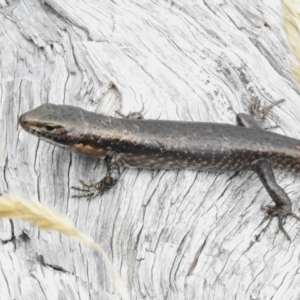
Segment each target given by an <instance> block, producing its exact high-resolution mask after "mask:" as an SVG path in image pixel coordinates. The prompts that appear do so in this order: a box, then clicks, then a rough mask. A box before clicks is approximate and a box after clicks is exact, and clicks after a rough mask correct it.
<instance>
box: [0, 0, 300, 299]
mask: <svg viewBox="0 0 300 300" xmlns="http://www.w3.org/2000/svg"><path fill="white" fill-rule="evenodd" d="M280 5H281V4H280V1H278V0H272V1H270V0H269V1H268V0H263V1H254V0H249V1H238V0H233V1H223V0H218V1H215V0H207V1H201V0H198V1H192V0H186V1H180V0H176V1H150V0H142V1H141V0H139V1H137V0H136V1H122V2H121V1H108V0H102V1H96V0H94V1H93V0H92V1H88V2H84V1H79V0H73V1H70V0H61V1H58V0H56V1H55V0H44V1H38V0H26V1H25V0H24V1H17V0H14V1H4V0H2V1H0V78H1V86H0V128H1V131H0V140H1V143H0V192H1V193H5V192H8V191H10V192H11V193H15V194H17V195H19V196H21V197H23V198H26V199H27V198H31V197H33V198H36V199H38V200H39V201H41V202H43V203H44V204H46V205H48V206H49V207H52V208H54V209H56V210H57V211H59V212H61V213H63V214H66V215H67V216H68V217H69V218H70V219H71V220H72V221H73V222H74V223H75V225H76V226H77V227H78V229H80V230H81V231H83V232H85V233H86V234H87V235H89V236H91V237H92V238H93V239H95V240H96V241H97V242H99V243H100V244H101V245H102V246H103V248H104V249H105V251H106V252H107V253H108V256H109V257H110V258H111V259H112V261H113V265H114V267H115V268H116V269H117V270H118V271H119V273H120V274H121V276H122V278H123V280H124V281H125V283H126V285H127V287H128V289H129V291H130V293H131V297H132V299H299V298H300V290H299V284H300V276H299V271H298V267H299V255H300V248H299V244H300V236H299V233H298V232H299V228H300V224H299V223H297V222H296V221H295V220H294V219H288V220H287V222H286V225H285V226H286V229H287V232H288V233H289V234H290V236H291V238H292V243H289V242H288V241H287V240H286V238H285V236H284V235H283V234H282V233H280V232H279V233H278V234H277V224H276V221H274V222H273V223H272V226H271V228H270V229H269V230H268V231H267V232H266V233H264V234H263V235H262V236H261V239H260V240H259V241H256V236H257V234H258V233H259V232H260V230H261V229H262V227H261V226H260V222H261V220H262V218H263V212H262V211H261V210H260V207H261V206H263V205H266V204H269V203H271V199H270V198H269V196H268V195H267V192H266V191H265V190H264V189H263V187H262V184H261V183H260V181H259V179H258V178H257V176H255V174H252V173H243V172H241V173H240V174H238V175H236V176H233V177H232V175H233V174H232V173H222V172H194V171H149V170H134V169H132V170H131V169H130V170H129V169H125V170H124V171H123V173H122V177H121V180H120V182H119V184H118V185H117V186H116V188H114V189H112V190H111V191H110V192H108V193H107V194H105V195H104V196H103V197H101V198H98V199H94V200H92V201H90V202H88V201H86V200H84V199H83V200H78V199H74V198H72V197H71V195H72V191H71V190H70V187H71V186H73V185H77V184H78V182H79V180H80V179H85V180H89V179H96V180H99V179H100V178H101V177H102V176H103V175H104V173H105V169H104V166H103V164H102V163H101V162H99V161H98V160H96V159H94V158H89V157H86V156H83V155H79V154H70V153H68V152H64V151H63V150H61V149H58V148H56V147H54V146H52V145H49V144H47V143H44V142H42V141H40V142H39V141H38V140H37V139H36V138H35V137H34V136H30V135H29V134H28V133H26V132H25V131H23V130H21V128H20V126H18V116H19V115H20V114H21V113H23V112H26V111H28V110H30V109H32V108H34V107H36V106H38V105H41V104H43V103H46V102H51V103H56V104H69V105H76V106H80V107H82V108H84V109H87V110H90V111H94V112H104V113H106V114H110V115H114V114H115V110H117V109H119V110H120V111H122V112H123V113H125V114H126V113H128V112H133V111H141V110H142V109H143V113H144V116H145V118H152V119H156V118H157V119H169V120H186V121H212V122H220V123H231V124H233V123H235V114H236V113H238V112H246V111H247V109H248V105H249V103H250V102H251V101H252V100H253V99H255V98H259V99H260V100H261V101H262V103H266V104H270V103H272V102H274V101H276V100H278V99H281V98H284V99H286V102H285V103H284V104H282V105H280V106H278V107H276V108H274V109H273V110H272V112H271V113H270V114H269V115H268V118H267V120H266V122H265V124H264V126H265V127H271V126H278V127H277V128H275V129H271V130H273V131H275V132H278V133H281V134H286V135H289V136H292V137H295V138H300V117H299V116H300V105H299V100H300V97H299V93H298V90H297V88H296V85H295V83H294V81H293V78H292V75H291V72H290V64H291V63H290V62H291V60H292V59H293V54H292V52H291V50H290V48H289V46H288V42H287V39H286V36H285V33H284V31H283V30H282V28H281V16H280ZM276 178H277V180H278V183H279V184H280V185H281V186H282V187H283V188H284V189H285V190H286V192H287V193H288V195H289V196H290V197H291V199H292V201H293V207H294V212H295V213H297V214H299V202H298V199H299V193H300V192H299V190H300V189H299V185H300V175H299V174H288V173H284V172H276ZM0 239H1V241H2V243H1V244H0V299H1V300H6V299H101V300H102V299H119V298H118V296H117V295H116V293H115V290H114V288H113V285H112V283H111V282H110V279H109V277H108V274H107V271H106V269H105V267H104V262H103V261H102V259H101V258H99V256H98V255H97V254H96V253H95V252H94V251H93V250H91V249H89V248H86V247H83V246H80V245H78V244H76V243H75V242H72V241H70V240H68V239H67V238H66V237H62V236H60V235H59V234H58V233H56V232H40V231H39V230H38V229H36V228H34V227H32V226H31V225H29V224H27V223H22V222H18V221H9V220H1V221H0Z"/></svg>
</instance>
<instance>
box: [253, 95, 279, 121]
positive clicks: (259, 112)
mask: <svg viewBox="0 0 300 300" xmlns="http://www.w3.org/2000/svg"><path fill="white" fill-rule="evenodd" d="M284 101H285V99H280V100H277V101H275V102H273V103H271V104H270V105H261V101H260V99H259V98H258V97H255V98H254V99H253V100H252V102H251V103H250V105H249V110H250V113H251V115H255V116H257V117H258V116H259V117H260V119H261V120H265V118H266V116H267V114H268V112H269V111H270V110H271V109H272V108H273V107H274V106H277V105H278V104H280V103H282V102H284Z"/></svg>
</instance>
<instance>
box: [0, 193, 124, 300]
mask: <svg viewBox="0 0 300 300" xmlns="http://www.w3.org/2000/svg"><path fill="white" fill-rule="evenodd" d="M0 218H9V219H20V220H25V221H29V222H30V223H32V224H33V225H35V226H37V227H39V228H40V229H44V230H56V231H59V232H61V233H63V234H65V235H67V236H69V237H70V238H72V239H74V240H77V241H78V242H80V243H82V244H85V245H88V246H91V247H93V248H94V249H95V250H97V251H98V252H99V253H100V254H102V256H103V258H104V260H105V262H106V264H107V267H108V269H109V271H110V277H111V279H112V281H113V283H114V285H115V287H116V289H117V291H118V292H119V295H120V297H121V299H124V300H129V299H130V298H129V294H128V291H127V288H126V286H125V284H124V282H123V281H122V279H121V277H120V275H119V274H118V273H117V272H116V271H115V270H114V267H113V265H112V263H111V261H110V260H109V258H108V256H107V255H106V253H105V252H104V250H103V249H102V248H101V247H100V246H99V245H98V244H97V243H96V242H95V241H94V240H93V239H91V238H89V237H87V236H86V235H84V234H83V233H81V232H80V231H79V230H77V229H76V228H75V227H74V225H73V224H72V223H71V221H70V220H69V219H68V218H67V217H66V216H65V215H62V214H60V213H58V212H56V211H54V210H51V209H50V208H48V207H47V206H44V205H42V204H40V203H39V202H37V201H24V200H20V199H16V198H13V197H11V196H9V195H7V196H3V197H0Z"/></svg>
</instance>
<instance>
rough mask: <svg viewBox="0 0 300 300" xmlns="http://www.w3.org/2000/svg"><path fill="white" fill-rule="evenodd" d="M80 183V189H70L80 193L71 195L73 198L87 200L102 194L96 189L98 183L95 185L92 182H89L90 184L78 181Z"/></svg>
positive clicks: (75, 187) (77, 187) (76, 187)
mask: <svg viewBox="0 0 300 300" xmlns="http://www.w3.org/2000/svg"><path fill="white" fill-rule="evenodd" d="M80 183H81V185H82V186H81V187H80V186H72V187H71V188H72V189H73V190H76V191H79V192H81V193H79V194H75V195H72V197H73V198H88V200H89V199H91V198H93V197H96V196H97V195H98V194H100V195H101V194H102V191H100V190H99V188H98V183H95V182H94V181H93V180H91V181H90V182H86V181H83V180H80Z"/></svg>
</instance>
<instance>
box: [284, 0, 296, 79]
mask: <svg viewBox="0 0 300 300" xmlns="http://www.w3.org/2000/svg"><path fill="white" fill-rule="evenodd" d="M282 18H283V28H284V30H285V32H286V34H287V37H288V39H289V42H290V45H291V47H292V49H293V51H294V54H295V56H296V58H297V62H296V63H295V64H294V65H293V75H294V77H295V78H296V80H297V81H298V84H299V85H300V1H299V0H282Z"/></svg>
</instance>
